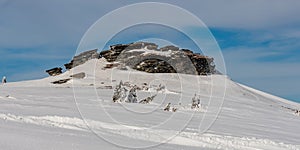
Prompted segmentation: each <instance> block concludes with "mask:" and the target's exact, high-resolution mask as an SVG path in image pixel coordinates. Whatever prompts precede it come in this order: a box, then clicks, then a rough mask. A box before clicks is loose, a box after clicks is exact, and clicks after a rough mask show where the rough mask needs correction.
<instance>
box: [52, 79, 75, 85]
mask: <svg viewBox="0 0 300 150" xmlns="http://www.w3.org/2000/svg"><path fill="white" fill-rule="evenodd" d="M69 80H71V79H61V80H57V81H54V82H51V83H53V84H64V83H66V82H68V81H69Z"/></svg>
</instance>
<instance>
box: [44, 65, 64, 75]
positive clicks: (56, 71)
mask: <svg viewBox="0 0 300 150" xmlns="http://www.w3.org/2000/svg"><path fill="white" fill-rule="evenodd" d="M46 72H47V73H48V74H49V75H50V76H56V75H59V74H61V73H62V68H59V67H56V68H52V69H49V70H46Z"/></svg>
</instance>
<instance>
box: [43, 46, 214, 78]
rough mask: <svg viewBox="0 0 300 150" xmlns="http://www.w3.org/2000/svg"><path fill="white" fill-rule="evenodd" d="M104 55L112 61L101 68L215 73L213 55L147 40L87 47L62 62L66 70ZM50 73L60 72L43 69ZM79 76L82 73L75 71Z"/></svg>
mask: <svg viewBox="0 0 300 150" xmlns="http://www.w3.org/2000/svg"><path fill="white" fill-rule="evenodd" d="M102 57H104V58H105V59H106V60H107V61H108V62H111V64H107V65H106V66H105V67H104V69H109V68H112V67H119V66H121V67H120V68H123V69H126V66H128V67H131V68H133V69H136V70H139V71H144V72H148V73H182V74H194V75H207V74H215V73H217V71H216V70H215V65H214V59H213V58H211V57H208V56H203V55H201V54H198V53H193V51H191V50H188V49H179V48H178V47H176V46H172V45H169V46H165V47H162V48H159V49H158V45H156V44H154V43H147V42H136V43H130V44H117V45H112V46H110V49H109V50H104V51H102V52H100V54H98V53H97V49H94V50H89V51H86V52H83V53H80V54H79V55H77V56H74V57H73V59H72V60H71V61H70V62H69V63H67V64H64V66H65V67H66V69H67V70H69V69H72V68H74V67H76V66H78V65H81V64H84V63H85V62H86V61H88V60H90V59H98V58H102ZM46 72H47V73H48V74H49V75H50V76H55V75H58V74H61V73H62V69H61V68H53V69H49V70H47V71H46ZM78 76H80V78H81V77H82V75H78Z"/></svg>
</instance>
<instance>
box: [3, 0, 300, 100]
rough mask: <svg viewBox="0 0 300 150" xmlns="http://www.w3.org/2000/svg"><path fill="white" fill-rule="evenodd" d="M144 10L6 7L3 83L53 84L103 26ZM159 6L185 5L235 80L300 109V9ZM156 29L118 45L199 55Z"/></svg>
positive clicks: (269, 0)
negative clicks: (164, 42) (52, 74)
mask: <svg viewBox="0 0 300 150" xmlns="http://www.w3.org/2000/svg"><path fill="white" fill-rule="evenodd" d="M137 2H142V1H140V0H111V1H100V0H88V1H83V0H65V1H61V0H51V1H40V0H26V1H20V0H0V56H1V59H0V76H4V75H5V76H7V78H8V81H20V80H29V79H37V78H42V77H46V76H47V74H46V73H45V70H46V69H49V68H51V67H56V66H61V65H62V64H64V63H66V62H68V61H69V60H70V59H71V58H72V57H73V55H74V54H75V52H76V48H77V46H78V44H79V42H80V40H81V38H82V36H83V35H84V33H85V32H86V30H87V29H88V28H89V27H90V26H91V25H92V24H93V23H94V22H95V21H97V20H98V19H99V18H100V17H102V16H103V15H105V14H106V13H109V12H110V11H112V10H114V9H117V8H119V7H122V6H125V5H128V4H133V3H137ZM157 2H164V3H170V4H173V5H178V6H179V7H182V8H184V9H186V10H188V11H190V12H191V13H193V14H195V15H196V16H197V17H199V18H200V19H201V20H202V21H203V22H204V23H205V24H206V25H207V26H208V27H209V29H210V30H211V32H212V33H213V35H214V36H215V38H216V40H217V41H218V43H219V45H220V47H221V49H222V52H223V55H224V59H225V63H226V69H227V74H228V75H229V76H230V77H231V78H232V79H233V80H235V81H238V82H240V83H243V84H246V85H249V86H252V87H254V88H257V89H259V90H262V91H266V92H269V93H272V94H275V95H278V96H281V97H284V98H288V99H291V100H294V101H300V92H299V91H300V69H299V68H300V17H299V14H300V10H299V8H300V1H298V0H285V1H282V0H264V1H262V0H251V1H241V0H226V1H225V0H205V1H204V0H189V1H181V0H178V1H176V0H172V1H171V0H170V1H167V0H160V1H157ZM176 19H178V21H181V19H180V18H176ZM146 29H147V30H146ZM156 29H160V28H159V27H148V28H143V30H137V31H138V32H136V33H133V32H131V37H132V38H131V39H123V40H122V38H119V39H117V38H116V39H117V40H116V41H118V42H131V41H134V40H136V39H139V38H141V39H142V38H149V37H155V36H156V37H160V38H166V39H169V40H170V39H171V40H172V42H173V43H175V44H177V45H179V46H181V47H186V48H192V49H193V48H194V47H193V46H192V44H191V45H190V44H189V43H188V42H183V41H185V40H184V37H183V36H181V35H180V34H177V33H175V32H174V34H167V35H172V36H168V37H165V36H164V35H165V34H161V33H159V32H154V31H157V30H156ZM167 30H168V29H163V30H160V31H164V32H167ZM128 31H130V29H129V30H128ZM195 32H196V31H195ZM127 33H129V32H127ZM150 33H151V34H150ZM170 33H171V32H170ZM174 37H176V38H174ZM112 43H113V42H112Z"/></svg>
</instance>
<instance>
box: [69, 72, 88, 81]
mask: <svg viewBox="0 0 300 150" xmlns="http://www.w3.org/2000/svg"><path fill="white" fill-rule="evenodd" d="M70 77H72V78H77V79H83V78H84V77H85V73H84V72H80V73H77V74H73V75H71V76H70Z"/></svg>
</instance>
